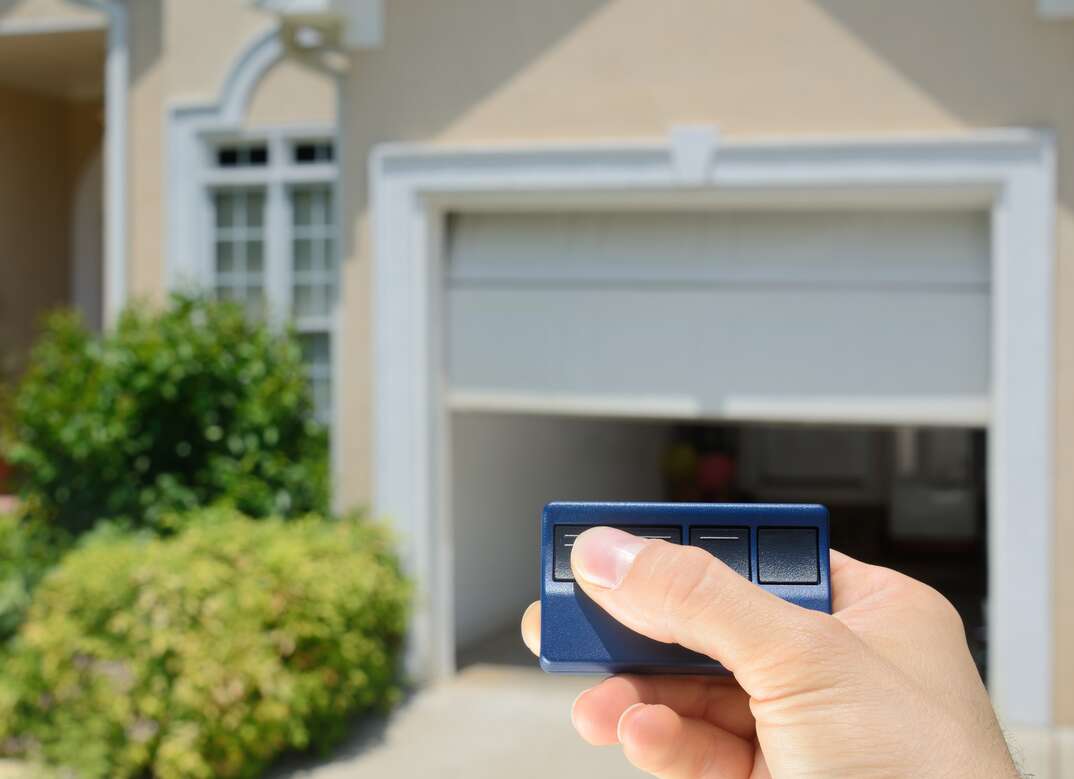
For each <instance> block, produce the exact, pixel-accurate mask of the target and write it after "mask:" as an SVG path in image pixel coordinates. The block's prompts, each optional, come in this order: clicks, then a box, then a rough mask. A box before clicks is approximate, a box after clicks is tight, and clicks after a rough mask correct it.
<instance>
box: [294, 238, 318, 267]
mask: <svg viewBox="0 0 1074 779" xmlns="http://www.w3.org/2000/svg"><path fill="white" fill-rule="evenodd" d="M294 252H295V270H296V271H307V270H310V269H311V268H312V267H313V244H312V242H311V241H310V240H309V239H308V238H296V239H295V247H294Z"/></svg>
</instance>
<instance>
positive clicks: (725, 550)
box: [690, 527, 750, 579]
mask: <svg viewBox="0 0 1074 779" xmlns="http://www.w3.org/2000/svg"><path fill="white" fill-rule="evenodd" d="M690 546H699V547H701V548H702V549H704V550H705V551H706V552H708V553H709V554H711V555H712V556H713V557H715V558H717V559H719V560H721V561H722V562H723V563H725V564H726V565H727V566H728V567H729V568H730V569H731V570H733V571H735V572H736V573H738V574H741V575H742V576H745V577H746V578H747V579H748V578H750V529H749V528H748V527H695V528H690Z"/></svg>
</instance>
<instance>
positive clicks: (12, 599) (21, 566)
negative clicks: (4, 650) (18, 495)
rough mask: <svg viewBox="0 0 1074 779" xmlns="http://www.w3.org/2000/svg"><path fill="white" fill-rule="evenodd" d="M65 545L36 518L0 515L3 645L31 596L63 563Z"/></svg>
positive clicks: (0, 634)
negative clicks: (43, 580)
mask: <svg viewBox="0 0 1074 779" xmlns="http://www.w3.org/2000/svg"><path fill="white" fill-rule="evenodd" d="M64 546H65V544H64V541H63V539H62V538H60V537H59V536H58V534H56V533H53V532H50V531H49V529H48V528H46V527H44V526H42V525H41V523H40V522H37V521H35V520H33V519H30V518H26V517H21V516H17V515H15V514H0V645H3V644H4V643H6V642H7V641H8V639H10V638H11V636H12V635H14V633H15V631H16V629H18V627H19V625H20V624H21V623H22V620H23V617H24V615H25V613H26V609H27V608H29V606H30V595H31V594H32V593H33V590H34V587H35V586H37V583H38V582H39V581H40V580H41V579H42V578H43V577H44V575H45V573H46V572H47V571H48V569H49V568H51V567H52V566H53V565H55V563H56V561H57V560H59V558H60V554H61V553H62V549H63V548H64Z"/></svg>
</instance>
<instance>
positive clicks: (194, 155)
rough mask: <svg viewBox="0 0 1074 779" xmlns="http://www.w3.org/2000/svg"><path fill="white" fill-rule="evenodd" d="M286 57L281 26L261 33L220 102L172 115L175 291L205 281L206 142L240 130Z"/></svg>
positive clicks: (170, 232) (170, 271) (169, 270)
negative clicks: (202, 196)
mask: <svg viewBox="0 0 1074 779" xmlns="http://www.w3.org/2000/svg"><path fill="white" fill-rule="evenodd" d="M283 57H284V46H283V41H282V40H281V38H280V28H279V25H277V24H273V25H271V26H270V27H268V28H267V29H265V30H263V31H261V32H260V33H258V34H257V35H256V36H254V38H253V39H252V40H251V41H250V43H249V44H247V46H246V47H245V48H244V49H243V50H242V51H241V52H240V53H239V55H238V57H236V59H235V62H234V64H233V65H232V66H231V70H230V71H229V72H228V74H227V76H225V78H224V82H223V84H222V85H221V88H220V96H219V98H218V99H217V100H215V101H213V102H207V103H177V104H173V105H172V106H171V107H170V108H169V110H168V119H167V124H168V150H167V160H166V165H167V168H166V171H165V183H166V190H165V191H166V193H167V200H166V202H165V213H166V214H167V224H166V230H167V241H166V246H167V258H166V262H167V264H166V277H167V282H168V287H169V288H170V289H175V288H177V287H181V286H183V285H185V284H189V283H192V282H194V281H195V280H197V279H199V278H204V277H205V270H206V269H205V268H203V267H202V264H203V263H204V262H206V257H205V252H204V251H202V247H201V244H200V243H199V241H200V238H199V236H200V230H199V229H198V218H199V216H198V213H197V211H198V208H197V204H198V202H199V197H198V194H199V182H198V178H197V171H198V170H200V169H201V167H202V165H201V160H200V155H201V154H203V153H204V151H203V146H202V143H201V138H202V136H203V135H205V134H206V133H210V132H211V133H222V132H228V131H229V130H235V131H237V130H239V129H240V127H241V125H242V119H243V116H244V115H245V114H246V108H247V106H249V104H250V100H251V99H252V98H253V95H254V91H255V90H256V89H257V86H258V84H259V83H261V79H262V78H264V76H265V74H266V73H268V72H269V70H271V69H272V67H273V66H274V65H275V64H276V63H278V62H279V61H280V60H281V59H283Z"/></svg>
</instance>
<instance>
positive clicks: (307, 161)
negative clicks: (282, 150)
mask: <svg viewBox="0 0 1074 779" xmlns="http://www.w3.org/2000/svg"><path fill="white" fill-rule="evenodd" d="M292 154H293V158H294V161H295V163H296V164H298V165H311V164H314V163H318V162H333V161H335V158H336V154H335V148H334V147H333V145H332V144H331V142H327V141H326V142H324V143H296V144H295V145H294V147H293V150H292Z"/></svg>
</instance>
